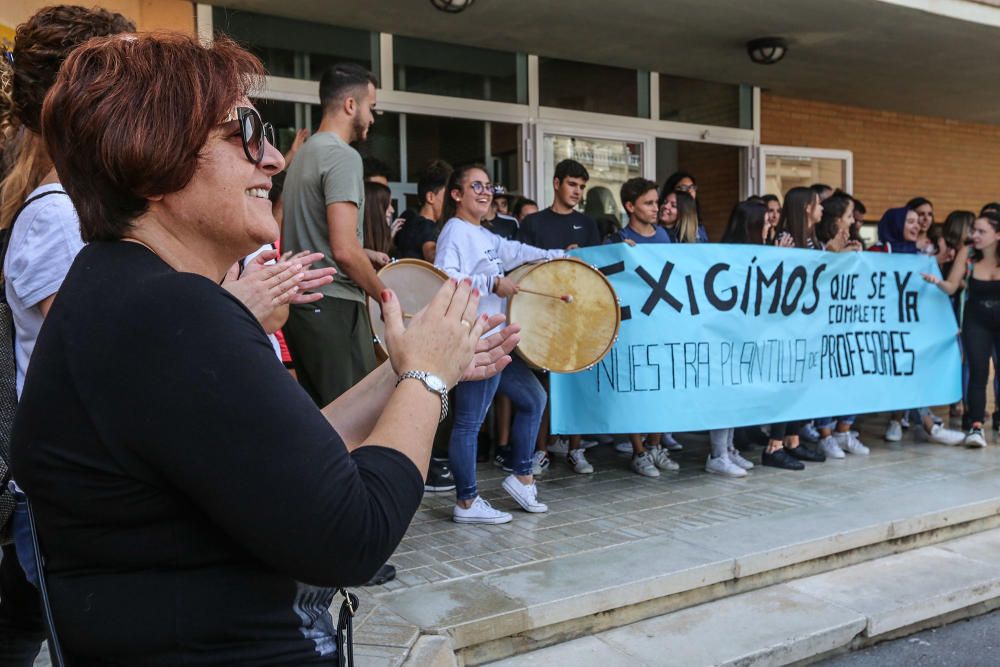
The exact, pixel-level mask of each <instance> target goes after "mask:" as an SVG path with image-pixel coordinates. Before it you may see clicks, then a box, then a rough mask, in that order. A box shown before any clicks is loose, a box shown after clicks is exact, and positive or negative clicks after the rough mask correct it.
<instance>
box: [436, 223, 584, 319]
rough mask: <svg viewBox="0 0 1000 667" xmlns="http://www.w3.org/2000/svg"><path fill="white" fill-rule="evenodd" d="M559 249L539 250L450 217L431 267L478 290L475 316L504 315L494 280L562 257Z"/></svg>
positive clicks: (504, 301) (502, 302) (505, 308)
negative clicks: (534, 263)
mask: <svg viewBox="0 0 1000 667" xmlns="http://www.w3.org/2000/svg"><path fill="white" fill-rule="evenodd" d="M565 254H566V253H564V252H563V251H562V250H542V249H541V248H536V247H535V246H530V245H526V244H524V243H519V242H518V241H508V240H507V239H504V238H502V237H500V236H497V235H496V234H494V233H493V232H491V231H490V230H488V229H485V228H483V227H482V226H480V225H474V224H472V223H471V222H466V221H465V220H462V219H461V218H452V219H451V220H449V221H448V222H447V224H445V226H444V229H442V230H441V235H440V236H439V237H438V241H437V254H436V255H435V256H434V265H435V266H436V267H438V268H439V269H441V270H442V271H444V272H445V273H447V274H448V275H449V276H451V277H452V278H455V279H456V280H462V279H463V278H470V279H471V280H472V286H473V287H475V288H476V289H478V290H479V294H480V297H479V315H482V314H483V313H486V314H489V315H492V314H494V313H506V312H507V299H503V298H501V297H499V296H497V295H496V294H494V293H493V283H494V281H495V280H496V279H497V278H498V277H500V276H503V275H505V274H506V272H507V271H510V270H512V269H516V268H517V267H519V266H521V265H522V264H526V263H527V262H537V261H540V260H544V259H555V258H557V257H563V256H564V255H565Z"/></svg>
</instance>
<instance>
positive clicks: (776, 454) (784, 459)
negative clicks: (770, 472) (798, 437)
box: [760, 445, 806, 470]
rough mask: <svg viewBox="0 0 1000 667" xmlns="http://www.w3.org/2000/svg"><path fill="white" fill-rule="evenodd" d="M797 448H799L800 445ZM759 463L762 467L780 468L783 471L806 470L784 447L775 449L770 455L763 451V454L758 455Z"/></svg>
mask: <svg viewBox="0 0 1000 667" xmlns="http://www.w3.org/2000/svg"><path fill="white" fill-rule="evenodd" d="M799 446H800V447H801V446H802V445H799ZM760 462H761V464H762V465H766V466H770V467H772V468H782V469H783V470H805V469H806V466H805V464H804V463H802V461H799V460H798V459H796V458H795V457H794V456H792V455H791V454H789V453H788V451H787V450H786V449H785V448H784V447H782V448H780V449H776V450H774V451H773V452H771V453H768V452H767V450H764V453H763V454H761V455H760Z"/></svg>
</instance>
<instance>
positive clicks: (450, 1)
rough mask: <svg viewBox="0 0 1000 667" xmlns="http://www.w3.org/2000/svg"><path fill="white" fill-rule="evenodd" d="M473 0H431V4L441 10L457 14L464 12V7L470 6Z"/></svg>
mask: <svg viewBox="0 0 1000 667" xmlns="http://www.w3.org/2000/svg"><path fill="white" fill-rule="evenodd" d="M475 1H476V0H431V4H432V5H434V6H435V7H436V8H438V9H440V10H441V11H442V12H448V13H449V14H457V13H459V12H464V11H465V10H466V9H468V8H469V7H471V6H472V3H474V2H475Z"/></svg>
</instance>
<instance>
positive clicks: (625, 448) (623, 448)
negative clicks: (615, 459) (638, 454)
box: [615, 440, 632, 454]
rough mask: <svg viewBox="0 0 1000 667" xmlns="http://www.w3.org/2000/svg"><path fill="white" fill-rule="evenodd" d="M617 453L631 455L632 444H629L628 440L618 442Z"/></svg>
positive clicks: (616, 444) (616, 445)
mask: <svg viewBox="0 0 1000 667" xmlns="http://www.w3.org/2000/svg"><path fill="white" fill-rule="evenodd" d="M615 451H616V452H618V453H619V454H631V453H632V443H631V442H628V441H627V440H626V441H625V442H616V443H615Z"/></svg>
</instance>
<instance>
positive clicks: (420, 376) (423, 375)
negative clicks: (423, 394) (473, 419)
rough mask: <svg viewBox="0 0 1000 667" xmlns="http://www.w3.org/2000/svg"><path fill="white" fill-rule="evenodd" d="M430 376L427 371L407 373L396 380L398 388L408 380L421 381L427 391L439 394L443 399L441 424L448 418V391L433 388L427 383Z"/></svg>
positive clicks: (439, 421) (439, 420)
mask: <svg viewBox="0 0 1000 667" xmlns="http://www.w3.org/2000/svg"><path fill="white" fill-rule="evenodd" d="M430 376H431V374H430V373H428V372H427V371H406V372H405V373H402V374H400V376H399V378H398V379H397V380H396V386H399V383H400V382H402V381H403V380H407V379H414V380H420V382H421V383H423V385H424V388H426V389H427V391H429V392H431V393H432V394H437V396H438V398H440V399H441V417H440V419H438V423H439V424H440V423H441V422H443V421H444V420H445V418H446V417H447V416H448V390H447V389H440V390H438V389H435V388H434V387H432V386H431V385H430V383H429V382H428V381H427V378H428V377H430Z"/></svg>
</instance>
